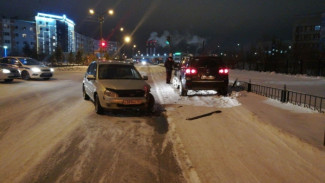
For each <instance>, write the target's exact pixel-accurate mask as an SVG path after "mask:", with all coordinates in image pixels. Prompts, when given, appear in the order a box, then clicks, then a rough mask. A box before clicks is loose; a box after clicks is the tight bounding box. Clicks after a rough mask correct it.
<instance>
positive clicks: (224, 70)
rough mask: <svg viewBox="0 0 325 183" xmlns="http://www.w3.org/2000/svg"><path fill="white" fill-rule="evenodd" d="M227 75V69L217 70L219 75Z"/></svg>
mask: <svg viewBox="0 0 325 183" xmlns="http://www.w3.org/2000/svg"><path fill="white" fill-rule="evenodd" d="M228 73H229V69H227V68H223V69H219V74H228Z"/></svg>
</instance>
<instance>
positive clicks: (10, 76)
mask: <svg viewBox="0 0 325 183" xmlns="http://www.w3.org/2000/svg"><path fill="white" fill-rule="evenodd" d="M16 78H20V73H19V71H18V69H16V68H12V67H8V66H7V65H6V64H0V80H4V81H5V82H12V81H13V80H14V79H16Z"/></svg>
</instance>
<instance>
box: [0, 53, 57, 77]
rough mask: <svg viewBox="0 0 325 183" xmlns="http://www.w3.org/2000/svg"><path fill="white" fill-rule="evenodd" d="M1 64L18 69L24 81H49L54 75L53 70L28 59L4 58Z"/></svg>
mask: <svg viewBox="0 0 325 183" xmlns="http://www.w3.org/2000/svg"><path fill="white" fill-rule="evenodd" d="M0 63H4V64H8V65H11V66H12V67H16V68H17V69H18V70H19V72H20V74H21V78H22V79H24V80H28V79H31V78H35V79H36V78H40V79H45V80H48V79H50V78H51V77H53V73H54V69H53V68H50V67H47V66H45V65H43V64H41V63H40V62H39V61H37V60H35V59H32V58H28V57H13V56H10V57H4V58H2V59H1V60H0Z"/></svg>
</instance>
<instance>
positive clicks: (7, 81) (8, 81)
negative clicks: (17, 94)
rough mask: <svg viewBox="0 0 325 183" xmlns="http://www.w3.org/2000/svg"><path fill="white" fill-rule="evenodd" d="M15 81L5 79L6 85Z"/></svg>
mask: <svg viewBox="0 0 325 183" xmlns="http://www.w3.org/2000/svg"><path fill="white" fill-rule="evenodd" d="M13 80H14V79H5V82H6V83H10V82H12V81H13Z"/></svg>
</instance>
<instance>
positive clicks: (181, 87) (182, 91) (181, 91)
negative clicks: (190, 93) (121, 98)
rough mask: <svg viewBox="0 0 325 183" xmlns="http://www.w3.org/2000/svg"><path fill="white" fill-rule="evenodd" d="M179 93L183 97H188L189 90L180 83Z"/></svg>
mask: <svg viewBox="0 0 325 183" xmlns="http://www.w3.org/2000/svg"><path fill="white" fill-rule="evenodd" d="M179 93H180V94H181V96H187V89H185V88H184V87H183V85H182V83H180V85H179Z"/></svg>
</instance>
